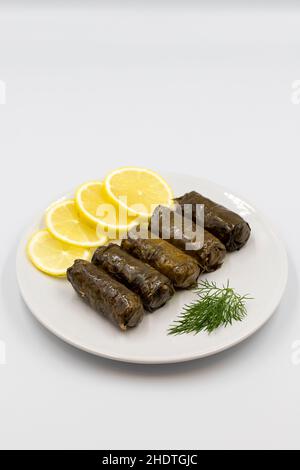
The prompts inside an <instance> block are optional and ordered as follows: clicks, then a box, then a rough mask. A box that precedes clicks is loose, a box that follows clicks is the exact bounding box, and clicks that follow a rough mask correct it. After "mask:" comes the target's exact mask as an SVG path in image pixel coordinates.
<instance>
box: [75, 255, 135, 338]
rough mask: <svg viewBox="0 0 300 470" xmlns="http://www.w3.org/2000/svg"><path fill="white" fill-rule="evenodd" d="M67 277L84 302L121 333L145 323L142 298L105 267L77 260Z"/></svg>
mask: <svg viewBox="0 0 300 470" xmlns="http://www.w3.org/2000/svg"><path fill="white" fill-rule="evenodd" d="M67 277H68V280H69V281H70V283H71V284H72V286H73V287H74V289H75V291H76V292H77V293H78V294H79V296H80V297H81V298H82V299H83V300H85V301H86V302H87V303H88V304H89V305H90V306H91V307H93V308H94V309H95V310H96V311H97V312H99V313H101V314H103V315H104V316H105V317H107V318H109V319H110V320H112V321H113V322H114V323H116V324H117V325H118V326H119V327H120V328H121V330H126V329H127V328H130V327H134V326H136V325H137V324H138V323H139V322H140V321H141V320H142V318H143V315H144V308H143V304H142V301H141V299H140V298H139V296H138V295H136V294H135V293H134V292H132V291H131V290H129V289H128V288H127V287H125V286H124V285H123V284H121V283H120V282H118V281H117V280H116V279H114V278H113V277H111V276H110V275H109V274H107V273H106V272H105V271H104V270H103V269H102V268H100V267H98V266H95V265H94V264H92V263H90V262H89V261H85V260H81V259H78V260H76V261H75V262H74V264H73V266H71V267H70V268H69V269H68V270H67Z"/></svg>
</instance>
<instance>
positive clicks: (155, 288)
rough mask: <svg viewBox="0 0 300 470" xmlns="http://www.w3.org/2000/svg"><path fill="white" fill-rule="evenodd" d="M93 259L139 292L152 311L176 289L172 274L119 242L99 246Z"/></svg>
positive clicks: (145, 305) (161, 304) (146, 306)
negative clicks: (123, 248) (148, 262)
mask: <svg viewBox="0 0 300 470" xmlns="http://www.w3.org/2000/svg"><path fill="white" fill-rule="evenodd" d="M92 263H94V264H95V265H96V266H101V267H102V268H103V269H104V270H105V271H107V272H108V273H109V274H110V275H111V276H113V277H114V278H115V279H117V280H118V281H120V282H121V283H122V284H125V285H126V286H127V287H128V288H129V289H131V290H132V291H133V292H135V293H136V294H138V295H139V296H140V297H141V300H142V302H143V304H144V307H145V309H147V310H148V311H149V312H153V311H154V310H156V309H157V308H159V307H162V306H163V305H164V304H165V303H166V302H167V301H168V300H169V299H170V298H171V297H172V296H173V294H174V292H175V290H174V287H173V285H172V282H171V281H170V279H169V278H167V277H166V276H164V275H163V274H161V273H160V272H158V271H157V270H156V269H154V268H152V267H151V266H149V265H148V264H146V263H144V262H143V261H140V260H139V259H136V258H134V257H133V256H131V255H130V254H129V253H127V252H126V251H125V250H122V248H121V247H120V246H119V245H116V244H115V243H110V244H109V245H108V246H102V247H100V248H97V250H96V251H95V253H94V255H93V258H92Z"/></svg>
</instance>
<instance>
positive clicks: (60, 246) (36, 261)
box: [27, 230, 91, 276]
mask: <svg viewBox="0 0 300 470" xmlns="http://www.w3.org/2000/svg"><path fill="white" fill-rule="evenodd" d="M27 254H28V257H29V259H30V260H31V262H32V264H33V265H34V266H35V267H36V268H37V269H39V270H40V271H43V272H44V273H46V274H49V275H50V276H65V275H66V270H67V269H68V268H69V267H70V266H72V264H73V263H74V260H75V259H77V258H83V259H89V258H90V257H91V253H90V250H89V249H87V248H81V247H79V246H72V245H69V244H67V243H64V242H62V241H60V240H57V239H56V238H54V237H53V236H52V235H51V233H50V232H48V230H40V231H39V232H36V233H35V234H34V235H33V236H32V237H31V238H30V240H29V242H28V244H27Z"/></svg>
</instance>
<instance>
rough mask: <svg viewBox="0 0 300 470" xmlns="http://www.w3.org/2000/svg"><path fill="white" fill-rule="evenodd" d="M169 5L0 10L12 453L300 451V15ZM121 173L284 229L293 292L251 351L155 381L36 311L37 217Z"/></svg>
mask: <svg viewBox="0 0 300 470" xmlns="http://www.w3.org/2000/svg"><path fill="white" fill-rule="evenodd" d="M167 3H168V2H163V6H161V7H159V6H157V3H155V6H153V7H152V8H149V9H146V7H145V8H142V7H138V6H135V5H134V3H131V4H130V5H129V6H128V5H127V7H121V6H120V4H119V3H114V5H115V6H114V8H112V9H109V7H106V8H104V9H103V10H101V9H98V10H96V9H95V8H94V6H93V4H92V2H91V3H90V4H89V6H88V7H86V9H81V8H80V7H79V6H78V4H77V6H73V7H69V8H67V7H65V8H64V7H62V6H58V5H57V6H53V8H50V7H48V8H46V7H41V6H40V7H38V6H35V5H34V4H32V5H31V6H28V5H27V9H26V10H25V9H22V8H21V7H20V6H15V7H11V9H6V10H5V9H4V7H3V6H2V7H1V9H0V77H1V80H5V81H6V85H7V103H6V105H4V106H3V105H0V156H1V157H0V158H1V163H2V169H1V176H2V177H1V190H0V191H1V215H2V224H1V244H0V249H1V256H0V260H1V261H0V262H1V269H2V279H1V299H0V340H1V341H5V345H6V355H4V354H3V348H1V350H2V354H1V356H2V358H5V357H6V365H0V396H1V401H0V416H1V419H0V446H1V447H5V448H16V447H17V448H20V447H21V448H53V447H55V448H57V447H58V448H65V447H67V448H111V449H113V448H132V447H133V448H136V447H139V448H153V447H154V448H164V447H166V448H169V447H170V448H193V447H194V448H220V447H221V448H247V447H250V448H252V447H256V448H257V447H258V448H265V447H267V448H295V447H296V448H299V447H300V442H299V441H300V438H299V422H300V410H299V408H300V402H299V388H300V387H299V385H300V365H296V364H297V362H298V361H297V360H296V359H297V358H299V356H297V355H296V354H295V356H293V353H296V349H295V350H293V344H295V347H297V343H295V341H296V340H300V315H299V295H298V292H299V265H300V251H299V228H300V222H299V217H296V216H295V214H298V213H299V207H298V201H299V151H300V141H299V124H300V106H296V105H292V104H291V99H290V95H291V83H292V82H293V81H294V80H296V79H299V78H300V62H299V57H300V54H299V52H300V30H299V22H300V13H299V10H296V9H293V8H292V7H291V5H290V3H289V2H282V4H283V5H286V6H284V7H283V8H282V9H281V8H279V7H278V4H279V2H276V5H277V6H275V7H273V8H272V7H270V9H268V8H259V7H257V9H256V8H254V7H253V8H249V9H242V8H240V7H237V8H236V9H235V7H234V4H233V5H232V4H230V5H229V6H228V7H227V6H223V7H222V6H220V4H216V6H215V9H214V10H209V9H203V10H201V9H197V8H196V7H195V4H194V3H193V2H184V4H185V5H186V6H185V7H183V8H180V7H179V5H180V2H176V4H175V6H174V7H168V5H167ZM222 3H223V4H224V3H225V2H222ZM270 3H271V2H270ZM1 5H3V3H2V4H1ZM122 164H133V165H135V164H139V165H147V166H149V165H150V164H151V166H152V167H153V168H161V169H162V170H168V169H172V170H173V171H175V172H180V171H182V169H184V172H185V173H189V174H198V175H203V176H205V177H208V178H209V179H211V180H214V181H216V182H218V183H220V184H225V185H226V186H227V187H229V188H231V189H232V191H233V192H236V193H237V194H239V193H241V194H242V195H243V196H244V197H245V198H246V199H248V200H250V201H251V202H252V203H253V204H254V205H255V206H257V207H259V208H260V209H261V210H262V211H263V212H264V213H266V214H267V215H268V216H269V218H270V219H271V220H272V221H273V223H274V225H275V226H276V227H277V230H278V231H279V233H281V234H282V238H283V239H284V241H285V243H286V246H287V250H288V254H289V280H288V286H287V290H286V293H285V296H284V298H283V301H282V303H281V305H280V307H279V308H278V310H277V313H276V314H275V315H274V317H273V318H272V319H271V320H270V322H268V324H267V325H266V326H265V327H264V328H262V329H261V330H260V331H259V332H258V333H257V334H256V335H254V336H253V337H252V338H251V339H249V340H247V341H245V342H244V343H242V344H241V345H239V346H237V347H235V348H233V349H231V350H229V351H226V352H224V353H222V354H219V355H217V356H215V357H211V358H207V359H201V360H200V361H194V362H191V363H184V364H179V365H170V366H149V367H146V368H145V367H144V366H135V365H126V364H121V363H114V362H112V361H107V360H105V359H100V358H97V357H93V356H91V355H89V354H84V353H82V352H81V351H77V350H76V349H75V348H73V347H71V346H68V345H66V344H65V343H63V342H62V341H60V340H59V339H56V338H55V337H54V336H53V335H52V334H50V333H48V332H47V331H46V330H45V329H44V328H43V327H41V326H40V325H39V324H38V322H37V321H35V320H34V319H33V317H32V316H31V315H30V313H29V311H28V310H27V309H26V307H25V305H24V303H23V301H22V300H21V298H20V295H19V293H18V290H17V283H16V274H15V255H16V247H17V243H18V241H19V238H20V236H21V233H22V231H23V230H24V229H25V227H26V225H27V224H28V220H30V219H31V218H32V217H33V216H34V214H35V213H36V212H37V210H43V208H44V207H46V206H47V204H48V203H49V202H51V199H52V197H53V195H54V193H55V194H57V195H59V194H61V193H63V192H64V191H65V190H66V188H71V187H73V186H76V185H77V184H78V183H80V182H82V181H84V180H88V179H90V178H95V177H96V176H97V174H103V173H105V172H106V171H107V170H109V169H111V168H113V167H117V166H119V165H122ZM4 221H5V223H4ZM298 348H299V346H298ZM293 359H294V360H293ZM2 362H4V361H2ZM179 406H181V408H179ZM175 410H177V412H176V413H175Z"/></svg>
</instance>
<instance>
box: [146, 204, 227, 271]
mask: <svg viewBox="0 0 300 470" xmlns="http://www.w3.org/2000/svg"><path fill="white" fill-rule="evenodd" d="M178 216H180V217H178ZM166 222H167V224H168V226H169V231H168V234H167V235H168V241H169V242H170V243H171V244H172V245H174V246H176V247H177V248H179V249H180V250H183V251H185V252H186V253H188V254H189V255H191V256H194V257H195V258H196V259H197V261H198V263H199V266H200V269H201V272H202V273H203V272H207V273H209V272H212V271H215V270H216V269H218V268H219V267H220V266H221V265H222V264H223V261H224V258H225V255H226V248H225V246H224V245H223V243H222V242H221V241H220V240H219V239H218V238H216V237H215V236H214V235H212V234H211V233H210V232H208V231H207V230H205V229H203V228H201V227H199V226H198V225H196V224H195V223H194V222H193V221H192V222H191V223H188V221H187V220H186V217H184V215H183V214H182V212H181V210H180V209H179V213H178V210H177V209H176V207H175V208H174V209H170V208H169V207H164V206H158V207H156V209H155V211H154V213H153V215H152V218H151V220H150V226H149V229H150V230H151V231H152V232H154V233H155V234H157V235H159V236H160V237H162V235H163V225H164V223H166ZM200 230H203V232H202V243H201V244H200V245H199V247H198V243H199V242H198V236H197V234H198V233H199V232H200ZM191 246H193V249H191V248H189V247H191Z"/></svg>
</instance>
